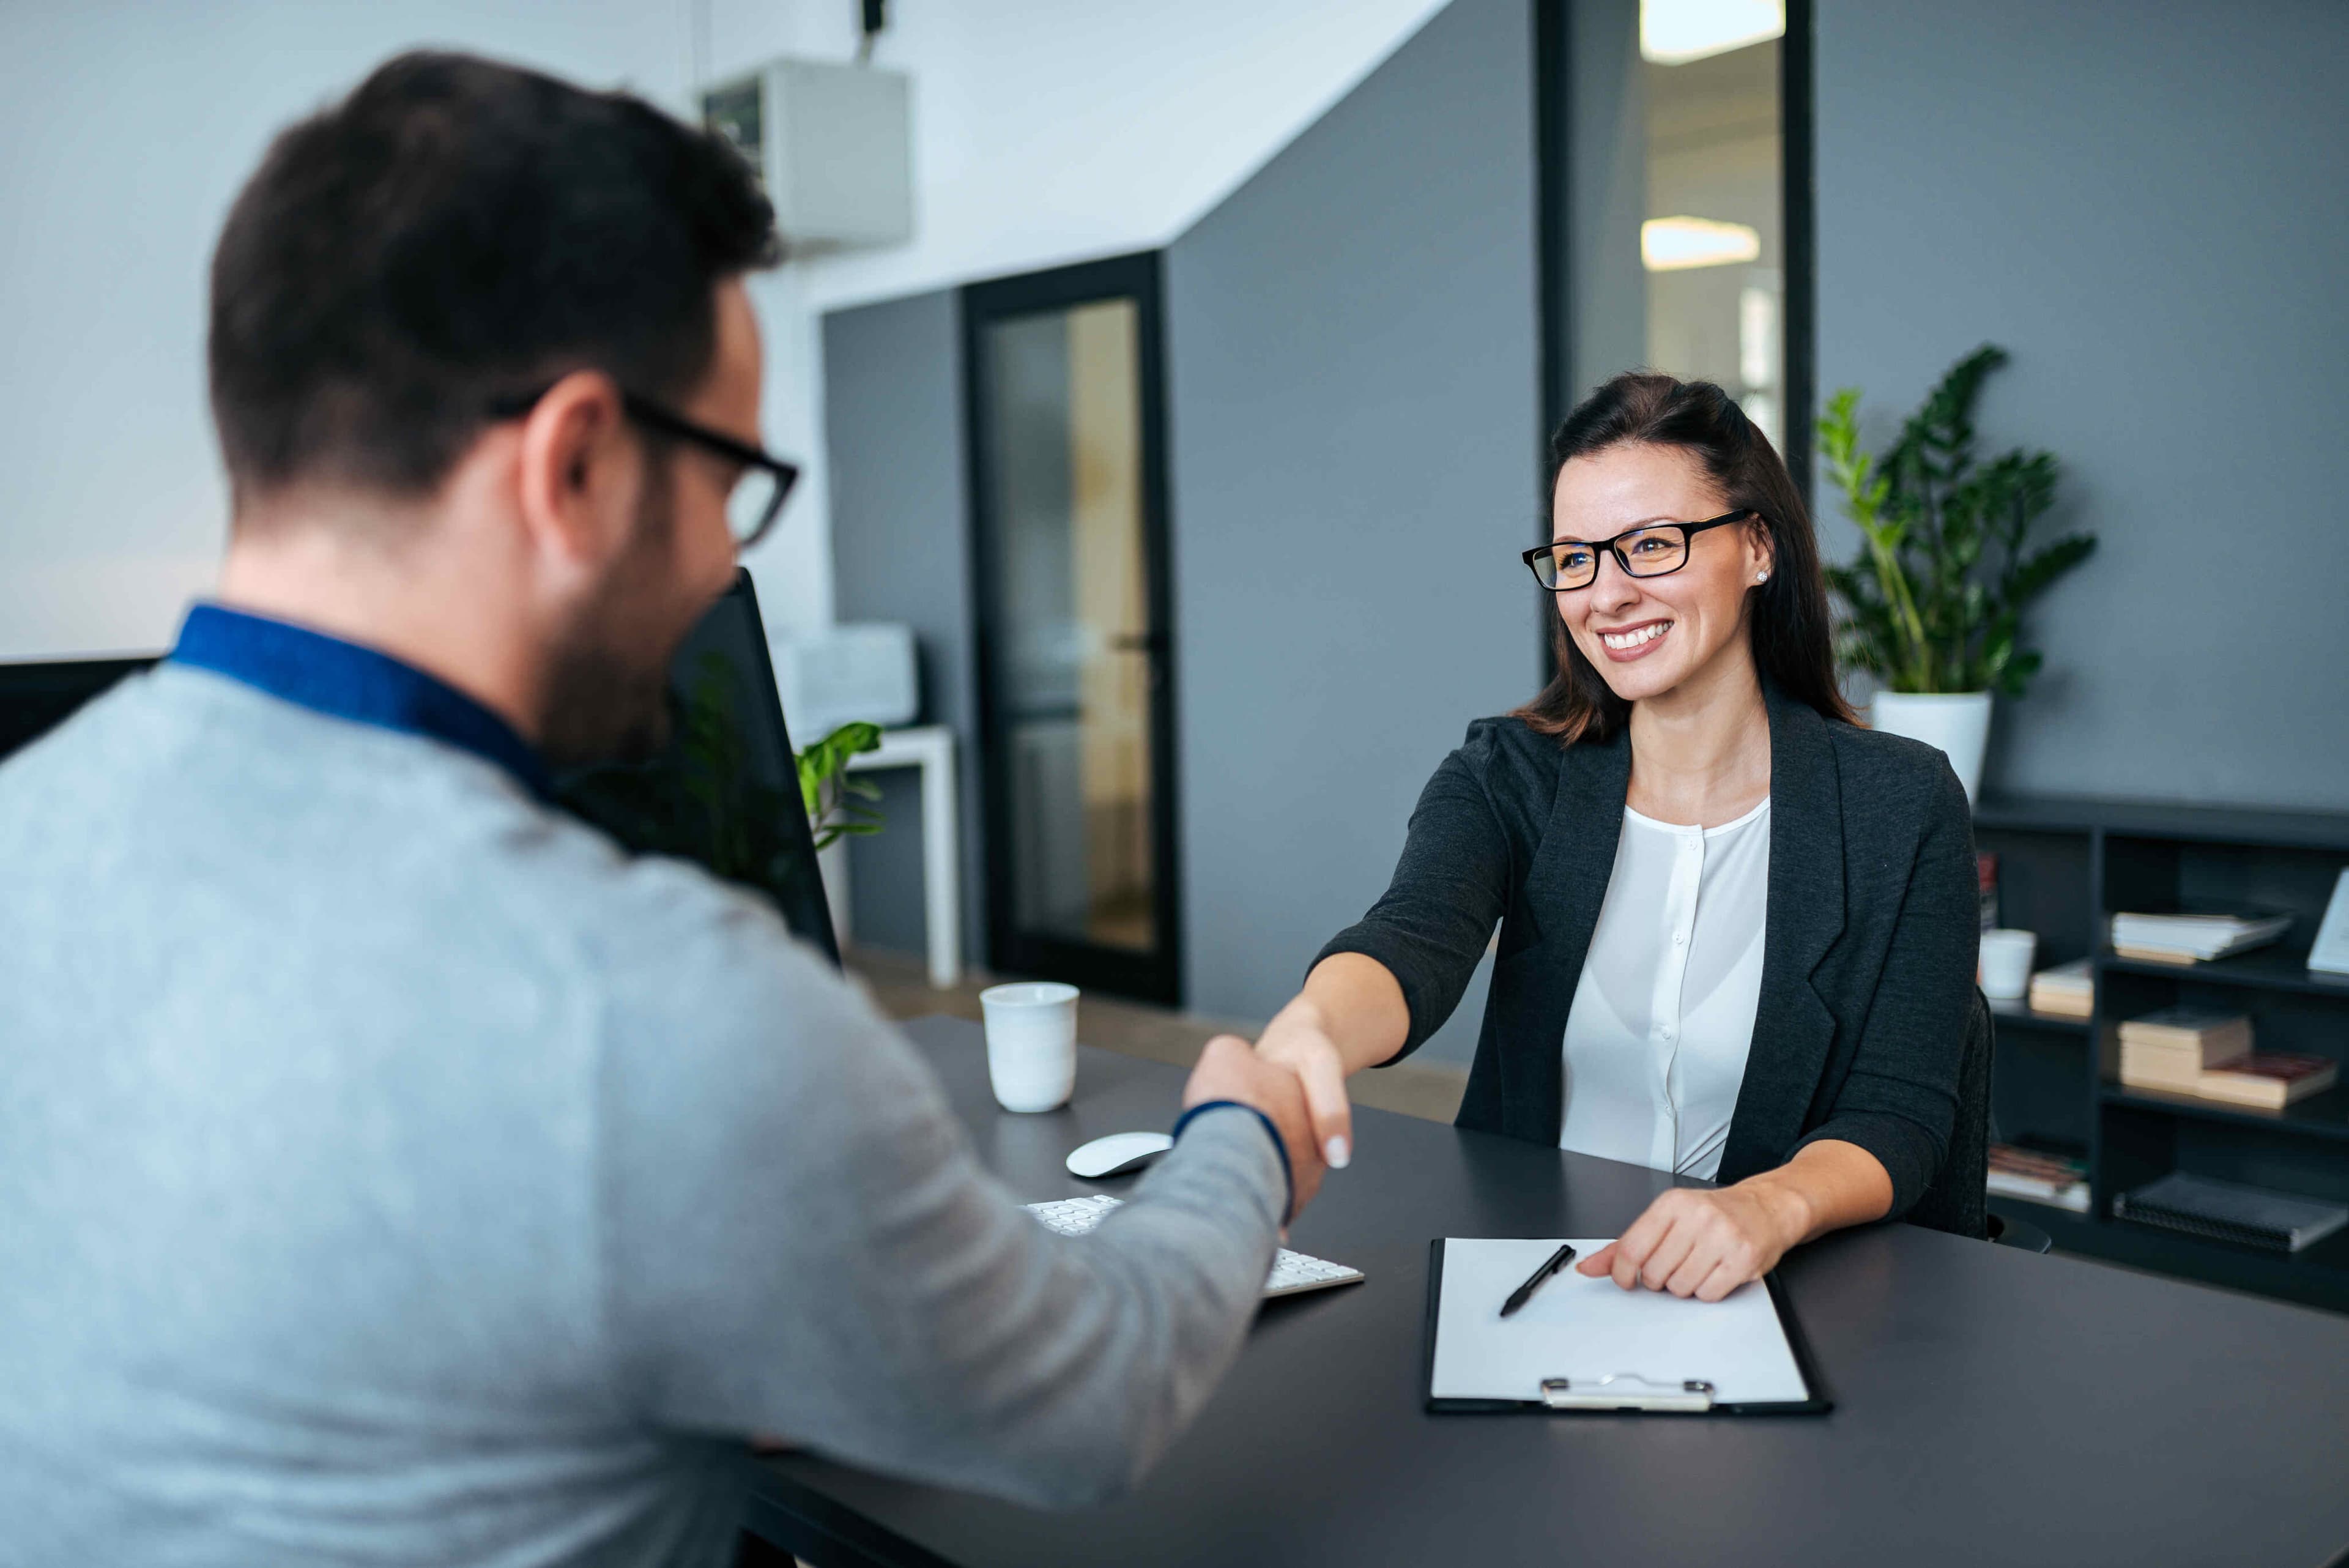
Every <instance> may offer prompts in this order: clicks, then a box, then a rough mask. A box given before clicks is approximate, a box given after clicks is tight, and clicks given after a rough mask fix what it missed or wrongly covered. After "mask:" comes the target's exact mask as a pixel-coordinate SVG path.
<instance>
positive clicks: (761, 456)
mask: <svg viewBox="0 0 2349 1568" xmlns="http://www.w3.org/2000/svg"><path fill="white" fill-rule="evenodd" d="M553 390H554V388H553V387H551V386H548V387H541V388H540V389H538V390H536V391H535V392H531V393H528V394H526V395H524V396H522V397H518V398H501V399H499V400H497V401H496V402H494V403H492V404H491V405H490V413H491V415H492V417H494V418H497V419H501V420H518V419H521V418H522V417H523V415H525V414H527V413H529V412H530V410H533V409H534V408H536V407H537V406H538V400H540V399H541V398H543V397H544V396H546V394H547V393H548V392H550V391H553ZM620 407H621V408H622V409H623V410H626V413H627V416H628V417H629V418H630V419H632V420H634V421H636V422H637V423H638V424H640V425H642V426H644V427H645V428H646V429H647V430H653V431H659V432H660V433H661V434H663V435H666V436H674V437H676V438H677V439H678V440H679V441H690V442H691V443H692V444H694V445H695V446H698V447H699V448H701V449H702V450H703V451H704V452H710V453H712V454H713V455H715V456H718V457H721V458H724V459H725V460H726V461H727V462H731V463H735V464H738V465H739V466H740V468H741V471H742V472H740V475H738V476H737V477H736V479H735V481H734V486H733V488H732V489H731V490H730V491H729V492H728V493H727V496H726V530H727V532H728V533H730V534H731V535H733V536H734V548H735V549H736V550H738V551H740V550H747V549H749V548H750V546H751V545H755V544H757V543H758V542H759V541H760V540H761V539H763V538H765V537H766V536H767V533H768V531H769V530H770V529H771V528H773V527H774V525H775V519H776V518H777V517H779V516H781V514H782V511H783V503H784V502H786V501H788V500H790V499H791V494H792V485H794V484H797V483H799V478H800V471H799V465H798V464H797V463H791V462H784V461H783V460H782V459H781V458H780V457H774V456H771V455H770V454H769V453H768V452H764V451H762V450H761V449H760V448H758V447H755V446H752V445H750V443H749V442H747V441H737V440H735V439H734V438H733V437H732V436H730V435H728V434H726V433H725V432H724V431H714V430H711V429H710V428H709V426H707V425H704V424H698V423H696V422H695V421H692V420H689V419H687V418H686V417H685V416H684V415H683V414H680V413H678V412H677V411H676V410H672V409H667V408H664V407H662V406H661V405H660V404H659V403H657V402H655V401H653V400H652V399H650V398H647V397H641V396H639V395H637V394H636V393H635V392H630V391H623V392H621V394H620Z"/></svg>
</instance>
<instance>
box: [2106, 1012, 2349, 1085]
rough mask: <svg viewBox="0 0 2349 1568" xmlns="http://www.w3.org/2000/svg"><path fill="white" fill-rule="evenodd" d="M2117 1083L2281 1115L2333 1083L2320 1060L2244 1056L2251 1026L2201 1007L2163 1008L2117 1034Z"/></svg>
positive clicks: (2333, 1067)
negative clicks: (2118, 1043)
mask: <svg viewBox="0 0 2349 1568" xmlns="http://www.w3.org/2000/svg"><path fill="white" fill-rule="evenodd" d="M2120 1041H2121V1082H2122V1083H2123V1084H2124V1085H2127V1086H2128V1087H2130V1088H2133V1089H2158V1090H2159V1091H2161V1092H2162V1093H2164V1094H2168V1095H2192V1096H2197V1097H2198V1098H2201V1099H2206V1100H2219V1101H2222V1102H2224V1103H2226V1104H2228V1105H2234V1106H2258V1107H2261V1108H2264V1109H2267V1110H2282V1108H2283V1107H2284V1106H2288V1105H2291V1104H2292V1102H2293V1101H2295V1100H2301V1099H2305V1098H2306V1097H2308V1096H2311V1095H2316V1094H2322V1093H2323V1092H2324V1091H2325V1090H2326V1089H2329V1088H2331V1087H2332V1086H2333V1085H2334V1084H2335V1083H2337V1082H2338V1081H2339V1080H2340V1075H2341V1065H2340V1064H2339V1063H2337V1062H2335V1061H2333V1059H2332V1058H2330V1057H2327V1056H2311V1055H2303V1054H2298V1053H2295V1052H2289V1051H2261V1052H2254V1051H2253V1050H2252V1049H2251V1020H2250V1019H2248V1018H2246V1017H2244V1016H2243V1015H2242V1014H2241V1013H2240V1012H2215V1011H2213V1010H2211V1009H2209V1008H2206V1007H2165V1008H2163V1009H2162V1010H2161V1011H2160V1012H2148V1013H2147V1014H2146V1015H2145V1016H2144V1017H2142V1018H2132V1019H2130V1020H2128V1022H2127V1023H2123V1024H2122V1025H2121V1027H2120Z"/></svg>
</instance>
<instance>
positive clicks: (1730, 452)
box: [1513, 370, 1853, 745]
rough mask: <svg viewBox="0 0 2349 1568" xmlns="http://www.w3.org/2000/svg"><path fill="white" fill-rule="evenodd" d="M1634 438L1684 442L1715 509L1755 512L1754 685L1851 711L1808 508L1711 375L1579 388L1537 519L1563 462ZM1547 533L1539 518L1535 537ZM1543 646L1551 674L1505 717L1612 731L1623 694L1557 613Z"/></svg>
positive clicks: (1827, 711)
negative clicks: (1766, 550) (1765, 548)
mask: <svg viewBox="0 0 2349 1568" xmlns="http://www.w3.org/2000/svg"><path fill="white" fill-rule="evenodd" d="M1632 442H1643V443H1645V444H1648V445H1651V446H1671V447H1678V448H1680V449H1681V450H1682V451H1683V452H1689V453H1691V454H1692V455H1693V456H1694V457H1695V458H1696V459H1697V460H1698V461H1699V462H1702V463H1703V464H1704V470H1705V472H1706V473H1707V474H1709V475H1710V476H1711V477H1712V479H1713V483H1715V484H1717V485H1719V486H1720V487H1721V493H1722V495H1723V498H1724V500H1725V501H1726V503H1727V504H1726V506H1725V507H1724V510H1728V511H1747V512H1752V513H1754V514H1755V515H1756V516H1758V517H1760V518H1761V519H1762V524H1763V526H1764V527H1765V528H1767V529H1768V530H1769V532H1770V540H1771V543H1772V545H1774V546H1775V553H1774V554H1775V558H1774V559H1773V561H1772V564H1771V568H1770V580H1769V581H1768V582H1766V583H1764V584H1761V585H1760V586H1758V587H1754V588H1753V589H1751V590H1749V591H1750V595H1751V604H1752V608H1751V610H1750V612H1749V614H1748V618H1747V623H1746V624H1747V626H1748V628H1749V635H1750V637H1751V639H1752V642H1753V649H1754V669H1755V670H1756V671H1757V672H1758V673H1759V674H1760V675H1761V677H1762V680H1763V683H1764V685H1768V686H1775V687H1776V688H1777V689H1778V690H1779V691H1782V692H1784V693H1785V694H1786V695H1787V696H1789V697H1792V698H1794V699H1795V701H1798V702H1804V703H1807V704H1808V705H1809V706H1811V707H1812V708H1814V709H1816V710H1817V711H1818V712H1819V714H1820V715H1821V716H1822V717H1824V718H1827V719H1832V720H1837V721H1840V722H1844V723H1849V722H1852V720H1853V714H1852V711H1851V707H1850V705H1849V704H1848V703H1847V702H1846V701H1844V700H1843V693H1842V692H1841V691H1838V690H1837V686H1836V671H1835V649H1834V645H1833V643H1832V641H1831V639H1830V637H1829V630H1828V624H1829V623H1828V620H1827V591H1826V580H1825V578H1824V577H1823V576H1821V575H1820V572H1819V546H1818V541H1817V539H1816V537H1815V536H1814V535H1812V533H1811V518H1810V514H1809V513H1808V512H1806V511H1805V510H1804V508H1803V498H1802V496H1801V494H1800V493H1798V492H1796V490H1795V482H1794V480H1793V479H1792V478H1791V477H1790V476H1789V475H1788V474H1787V472H1786V465H1785V462H1781V461H1780V460H1779V457H1778V453H1777V452H1776V451H1775V450H1774V449H1773V448H1772V447H1771V445H1770V441H1769V438H1767V437H1766V436H1764V434H1763V433H1762V432H1761V431H1758V430H1756V429H1754V421H1751V420H1749V419H1747V418H1746V417H1745V410H1744V409H1741V408H1739V407H1738V406H1737V401H1736V400H1735V399H1733V398H1732V397H1731V396H1730V395H1729V394H1728V393H1727V392H1724V391H1723V390H1722V389H1720V388H1719V387H1716V386H1714V385H1713V383H1712V382H1711V381H1679V380H1674V379H1672V378H1671V377H1670V376H1664V375H1659V374H1656V373H1655V372H1653V371H1642V370H1627V371H1625V372H1624V373H1623V374H1622V375H1619V376H1618V377H1616V378H1615V379H1613V380H1611V381H1609V382H1608V383H1607V384H1606V385H1605V386H1603V387H1601V388H1599V389H1598V390H1597V391H1595V392H1593V393H1591V394H1590V396H1588V398H1585V399H1584V400H1582V402H1581V403H1580V404H1579V405H1578V407H1577V408H1576V409H1575V410H1574V411H1573V412H1572V413H1570V414H1568V415H1567V416H1566V422H1565V423H1563V424H1561V425H1559V426H1558V427H1557V434H1556V435H1554V436H1552V437H1551V438H1550V442H1549V487H1548V489H1547V492H1545V493H1544V499H1543V503H1542V510H1543V514H1544V516H1545V519H1546V521H1547V522H1548V523H1552V524H1554V523H1555V522H1556V520H1557V519H1556V516H1555V513H1556V511H1557V476H1558V472H1559V471H1560V470H1561V469H1563V468H1565V466H1566V465H1567V464H1568V462H1572V461H1573V460H1574V459H1576V458H1578V457H1588V456H1591V455H1592V454H1594V453H1596V452H1605V451H1607V450H1608V449H1609V448H1610V447H1617V446H1623V445H1626V444H1630V443H1632ZM1689 521H1691V522H1694V521H1696V519H1694V518H1691V519H1689ZM1551 536H1553V535H1552V533H1551V532H1550V531H1549V530H1548V529H1547V528H1546V529H1545V531H1544V534H1543V537H1545V538H1548V537H1551ZM1550 645H1551V647H1552V649H1554V650H1555V651H1556V653H1557V675H1556V676H1554V677H1553V678H1552V679H1551V680H1550V683H1549V684H1548V685H1547V686H1546V687H1544V688H1543V689H1542V693H1541V695H1540V696H1538V697H1537V698H1535V699H1534V700H1533V701H1531V702H1528V703H1526V705H1525V706H1524V707H1522V708H1520V709H1518V710H1517V711H1516V713H1515V715H1513V716H1514V717H1516V718H1519V719H1523V720H1524V721H1525V722H1526V723H1527V724H1529V725H1531V726H1532V727H1533V728H1535V729H1537V730H1538V731H1540V732H1542V733H1544V734H1546V735H1556V736H1557V738H1558V739H1559V740H1560V741H1562V742H1566V743H1567V744H1568V745H1571V744H1573V743H1574V742H1577V741H1586V740H1587V741H1605V740H1609V739H1611V738H1613V737H1614V736H1616V735H1618V734H1620V733H1621V732H1622V730H1623V726H1624V724H1625V723H1626V722H1629V720H1630V715H1631V705H1630V703H1629V702H1626V701H1624V700H1623V699H1622V698H1620V697H1618V696H1617V695H1615V692H1614V690H1613V689H1612V688H1611V687H1609V685H1608V684H1607V678H1606V677H1605V676H1603V675H1601V674H1600V673H1599V671H1598V670H1596V669H1595V668H1593V667H1592V665H1591V663H1590V661H1589V660H1588V659H1585V658H1584V657H1583V656H1582V650H1581V649H1578V648H1577V647H1576V646H1575V644H1574V637H1573V634H1572V633H1570V632H1568V630H1567V628H1566V623H1565V621H1564V620H1563V619H1562V618H1553V619H1552V622H1551V626H1550Z"/></svg>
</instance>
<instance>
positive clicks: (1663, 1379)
mask: <svg viewBox="0 0 2349 1568" xmlns="http://www.w3.org/2000/svg"><path fill="white" fill-rule="evenodd" d="M1567 1240H1569V1241H1572V1242H1573V1245H1574V1250H1575V1263H1579V1262H1581V1261H1582V1260H1583V1259H1585V1258H1588V1257H1590V1256H1591V1255H1592V1254H1593V1253H1595V1252H1597V1251H1599V1249H1600V1248H1601V1247H1604V1246H1606V1245H1607V1244H1608V1240H1609V1239H1608V1238H1605V1237H1600V1238H1597V1239H1588V1240H1585V1239H1578V1238H1567ZM1557 1248H1558V1242H1557V1240H1550V1241H1516V1240H1509V1241H1498V1240H1492V1241H1478V1240H1473V1239H1463V1238H1458V1237H1450V1238H1446V1239H1445V1241H1444V1291H1443V1300H1442V1305H1441V1308H1440V1311H1439V1314H1438V1316H1437V1318H1436V1324H1435V1363H1434V1366H1433V1375H1432V1376H1431V1377H1430V1379H1429V1384H1428V1393H1429V1394H1430V1396H1431V1397H1434V1398H1437V1399H1509V1400H1520V1401H1526V1402H1538V1401H1539V1400H1540V1399H1541V1398H1542V1382H1543V1380H1544V1379H1546V1378H1558V1377H1564V1378H1569V1379H1572V1380H1573V1381H1574V1382H1575V1383H1577V1384H1578V1385H1579V1384H1581V1383H1583V1382H1584V1381H1586V1380H1589V1381H1593V1382H1595V1381H1597V1380H1598V1379H1600V1378H1605V1377H1615V1376H1623V1375H1626V1374H1629V1375H1631V1376H1636V1377H1640V1378H1643V1379H1646V1380H1647V1381H1648V1382H1650V1383H1651V1384H1657V1385H1664V1384H1669V1385H1672V1386H1678V1385H1680V1384H1681V1383H1682V1382H1683V1381H1685V1380H1688V1379H1702V1381H1704V1382H1707V1383H1710V1384H1712V1385H1713V1399H1714V1400H1715V1401H1717V1402H1718V1403H1721V1404H1724V1405H1762V1404H1776V1403H1782V1402H1783V1403H1788V1404H1793V1403H1799V1402H1801V1401H1803V1400H1806V1399H1808V1398H1810V1397H1811V1391H1810V1389H1809V1388H1808V1387H1807V1386H1806V1385H1805V1383H1804V1381H1803V1374H1802V1369H1801V1367H1800V1366H1797V1365H1796V1363H1795V1352H1794V1347H1793V1346H1792V1345H1788V1344H1787V1342H1786V1330H1785V1325H1784V1324H1781V1323H1780V1322H1779V1321H1778V1311H1777V1308H1776V1306H1775V1304H1774V1303H1772V1302H1771V1300H1770V1293H1769V1291H1768V1289H1767V1288H1765V1287H1764V1285H1763V1284H1762V1283H1761V1282H1759V1281H1756V1282H1754V1283H1751V1284H1746V1285H1741V1286H1739V1287H1738V1288H1737V1289H1736V1290H1734V1291H1732V1292H1731V1293H1729V1294H1728V1295H1727V1296H1726V1297H1724V1298H1723V1300H1721V1301H1717V1302H1701V1301H1698V1300H1696V1299H1694V1298H1693V1297H1688V1298H1682V1297H1680V1296H1675V1295H1673V1294H1671V1293H1669V1292H1666V1291H1650V1290H1632V1291H1627V1290H1624V1289H1623V1288H1622V1287H1621V1286H1619V1285H1618V1284H1616V1283H1615V1282H1614V1281H1613V1280H1611V1279H1609V1278H1608V1277H1607V1276H1606V1275H1604V1274H1601V1275H1599V1277H1598V1278H1596V1279H1592V1278H1589V1277H1588V1276H1586V1275H1584V1274H1582V1273H1580V1272H1577V1270H1576V1267H1575V1263H1569V1264H1568V1265H1567V1266H1566V1267H1565V1268H1563V1269H1561V1270H1559V1271H1558V1272H1557V1274H1555V1275H1553V1276H1552V1277H1551V1279H1550V1281H1549V1282H1548V1283H1547V1284H1545V1285H1543V1286H1542V1288H1541V1289H1540V1290H1538V1291H1537V1292H1536V1293H1534V1298H1533V1300H1531V1301H1529V1302H1527V1303H1526V1304H1525V1305H1524V1306H1522V1307H1520V1308H1518V1309H1517V1311H1516V1314H1514V1315H1512V1316H1510V1317H1507V1318H1503V1317H1502V1316H1501V1303H1503V1302H1504V1301H1506V1300H1507V1299H1508V1296H1509V1293H1510V1292H1511V1291H1513V1290H1515V1289H1516V1288H1517V1286H1519V1285H1521V1284H1523V1283H1524V1282H1525V1280H1526V1275H1528V1274H1530V1273H1532V1272H1534V1271H1535V1270H1536V1269H1537V1268H1539V1267H1540V1266H1541V1264H1542V1262H1543V1261H1544V1260H1545V1259H1547V1257H1548V1256H1549V1255H1550V1254H1551V1253H1552V1252H1555V1251H1557Z"/></svg>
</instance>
